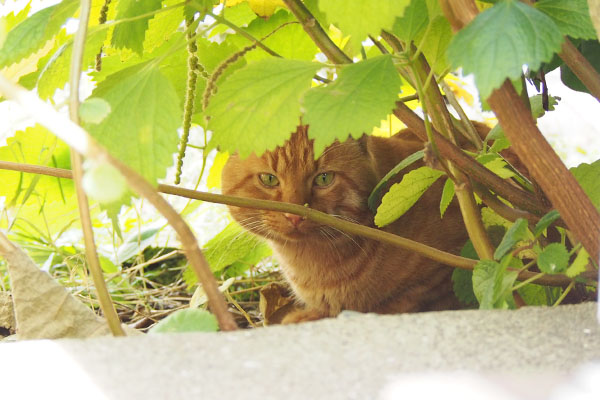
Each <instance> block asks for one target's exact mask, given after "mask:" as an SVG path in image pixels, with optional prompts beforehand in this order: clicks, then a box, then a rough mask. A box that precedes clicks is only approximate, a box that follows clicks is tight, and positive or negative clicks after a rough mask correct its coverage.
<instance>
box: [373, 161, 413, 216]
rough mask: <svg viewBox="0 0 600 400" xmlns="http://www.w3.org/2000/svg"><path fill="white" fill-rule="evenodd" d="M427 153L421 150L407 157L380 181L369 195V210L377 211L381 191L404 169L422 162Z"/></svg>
mask: <svg viewBox="0 0 600 400" xmlns="http://www.w3.org/2000/svg"><path fill="white" fill-rule="evenodd" d="M424 154H425V152H424V151H423V150H419V151H417V152H415V153H413V154H411V155H410V156H408V157H406V158H405V159H404V160H402V161H400V163H399V164H398V165H396V166H395V167H394V168H392V169H391V170H390V172H388V173H387V174H386V175H385V176H384V177H383V179H381V181H379V183H378V184H377V185H376V186H375V188H374V189H373V191H372V192H371V194H370V195H369V200H368V203H369V208H370V209H371V211H376V210H377V202H378V201H379V196H380V194H381V190H382V189H383V188H384V187H385V186H386V185H387V184H388V182H389V181H390V180H391V179H392V178H394V177H395V176H396V175H398V174H399V173H400V172H401V171H402V170H403V169H405V168H407V167H409V166H410V165H412V164H414V163H415V162H417V161H419V160H421V159H422V158H423V156H424Z"/></svg>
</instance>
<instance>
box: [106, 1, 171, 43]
mask: <svg viewBox="0 0 600 400" xmlns="http://www.w3.org/2000/svg"><path fill="white" fill-rule="evenodd" d="M160 7H161V0H144V1H137V0H121V1H119V3H118V5H117V19H126V18H131V17H136V16H138V15H144V14H147V13H151V12H152V11H156V10H158V9H160ZM151 18H152V16H150V17H145V18H137V19H135V20H134V21H129V22H125V23H122V24H119V25H117V26H116V27H115V30H114V31H113V34H112V45H113V46H114V47H115V48H117V49H123V48H128V49H131V50H133V51H135V52H136V53H138V54H140V55H141V54H142V53H143V52H144V46H143V43H144V37H145V34H146V29H148V20H150V19H151Z"/></svg>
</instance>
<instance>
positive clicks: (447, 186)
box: [440, 179, 454, 218]
mask: <svg viewBox="0 0 600 400" xmlns="http://www.w3.org/2000/svg"><path fill="white" fill-rule="evenodd" d="M453 198H454V182H452V179H446V183H444V189H443V190H442V198H441V200H440V217H442V218H443V217H444V214H445V213H446V210H447V209H448V206H449V205H450V202H451V201H452V199H453Z"/></svg>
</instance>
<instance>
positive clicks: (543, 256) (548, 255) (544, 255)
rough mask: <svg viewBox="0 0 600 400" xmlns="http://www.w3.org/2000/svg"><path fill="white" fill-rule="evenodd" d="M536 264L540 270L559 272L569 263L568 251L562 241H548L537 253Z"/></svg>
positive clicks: (549, 272)
mask: <svg viewBox="0 0 600 400" xmlns="http://www.w3.org/2000/svg"><path fill="white" fill-rule="evenodd" d="M537 265H538V267H539V268H540V271H542V272H546V273H548V274H559V273H561V272H563V271H565V270H566V269H567V265H569V252H568V251H567V248H566V247H565V245H564V244H562V243H550V244H549V245H548V246H546V247H544V249H543V250H542V252H541V253H540V254H539V255H538V259H537Z"/></svg>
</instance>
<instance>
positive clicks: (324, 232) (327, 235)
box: [319, 227, 342, 264]
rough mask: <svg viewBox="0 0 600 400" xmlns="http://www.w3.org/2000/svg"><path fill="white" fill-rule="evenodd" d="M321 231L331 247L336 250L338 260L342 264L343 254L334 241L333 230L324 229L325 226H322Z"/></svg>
mask: <svg viewBox="0 0 600 400" xmlns="http://www.w3.org/2000/svg"><path fill="white" fill-rule="evenodd" d="M319 232H320V233H321V235H322V236H323V237H324V238H325V239H327V243H328V244H329V247H331V249H332V250H333V251H334V252H335V254H337V257H338V262H339V264H341V263H342V256H341V254H340V252H339V250H338V249H337V247H336V245H335V242H334V241H333V239H335V238H334V237H333V235H332V234H331V232H328V231H327V230H326V229H324V227H320V228H319Z"/></svg>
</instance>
